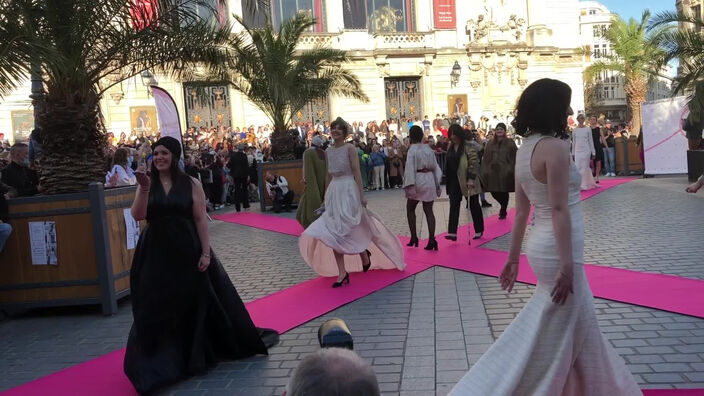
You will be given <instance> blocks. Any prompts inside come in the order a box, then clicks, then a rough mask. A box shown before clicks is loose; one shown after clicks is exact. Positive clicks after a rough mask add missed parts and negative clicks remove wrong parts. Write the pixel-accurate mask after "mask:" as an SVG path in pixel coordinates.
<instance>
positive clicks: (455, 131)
mask: <svg viewBox="0 0 704 396" xmlns="http://www.w3.org/2000/svg"><path fill="white" fill-rule="evenodd" d="M447 136H449V137H450V141H452V143H453V144H455V145H461V144H462V142H464V129H462V127H461V126H459V125H457V124H452V125H450V128H449V129H448V130H447Z"/></svg>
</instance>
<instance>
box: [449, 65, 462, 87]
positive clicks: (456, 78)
mask: <svg viewBox="0 0 704 396" xmlns="http://www.w3.org/2000/svg"><path fill="white" fill-rule="evenodd" d="M460 74H462V67H461V66H460V64H459V63H458V62H457V61H455V64H454V65H452V72H451V73H450V78H451V80H450V86H451V87H456V86H457V84H459V82H460Z"/></svg>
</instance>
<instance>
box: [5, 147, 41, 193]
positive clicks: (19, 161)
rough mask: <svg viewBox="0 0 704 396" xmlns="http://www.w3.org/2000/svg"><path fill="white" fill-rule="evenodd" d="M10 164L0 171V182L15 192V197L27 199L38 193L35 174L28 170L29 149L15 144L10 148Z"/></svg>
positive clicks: (37, 180) (37, 179)
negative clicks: (0, 173)
mask: <svg viewBox="0 0 704 396" xmlns="http://www.w3.org/2000/svg"><path fill="white" fill-rule="evenodd" d="M10 161H11V162H10V164H9V165H7V166H6V167H5V168H3V170H2V176H1V177H0V180H2V182H3V183H5V184H7V185H8V186H10V187H12V188H14V189H15V190H16V191H17V196H20V197H28V196H32V195H36V194H37V192H38V189H37V186H38V185H39V178H38V177H37V172H35V171H34V170H32V169H30V168H29V148H28V147H27V145H26V144H25V143H15V144H13V145H12V147H11V148H10Z"/></svg>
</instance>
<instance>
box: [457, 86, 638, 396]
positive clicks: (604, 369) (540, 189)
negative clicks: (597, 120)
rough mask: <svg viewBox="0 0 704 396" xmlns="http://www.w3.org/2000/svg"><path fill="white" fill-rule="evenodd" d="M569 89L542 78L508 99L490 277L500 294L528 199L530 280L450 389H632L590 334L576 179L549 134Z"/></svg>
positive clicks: (508, 280)
mask: <svg viewBox="0 0 704 396" xmlns="http://www.w3.org/2000/svg"><path fill="white" fill-rule="evenodd" d="M571 94H572V91H571V90H570V88H569V86H567V85H566V84H564V83H562V82H560V81H557V80H550V79H542V80H538V81H536V82H534V83H533V84H531V85H530V86H529V87H528V88H526V90H525V91H524V92H523V94H522V95H521V98H520V99H519V101H518V105H517V112H518V114H517V115H516V119H515V120H514V125H515V127H516V132H517V133H518V134H520V135H523V136H525V139H524V140H523V144H522V146H521V148H520V149H519V150H518V155H517V158H516V218H515V220H514V223H513V231H512V233H511V248H510V251H509V255H508V261H507V263H506V265H505V266H504V268H503V271H502V273H501V276H500V280H501V286H502V288H503V289H505V290H508V291H509V292H510V291H511V290H512V288H513V285H514V282H515V281H516V278H517V276H518V258H519V255H520V250H521V244H522V242H523V235H524V233H525V230H526V222H527V220H528V216H529V213H530V206H531V205H533V208H534V214H535V223H534V227H533V229H532V230H531V232H530V235H529V238H528V241H527V245H526V255H527V256H528V261H529V263H530V266H531V268H532V269H533V272H534V273H535V275H536V277H537V278H538V284H537V288H536V289H535V292H534V294H533V297H532V298H531V299H530V301H528V303H527V304H526V306H525V307H524V308H523V310H521V312H520V313H519V314H518V316H517V317H516V318H515V319H514V320H513V322H511V324H510V325H509V326H508V327H507V328H506V330H505V331H504V332H503V334H502V335H501V337H499V339H498V340H496V342H495V343H494V345H492V346H491V348H489V350H488V351H487V352H486V353H485V354H484V356H482V357H481V359H479V361H478V362H477V363H476V364H475V365H474V366H473V367H472V368H471V370H470V371H469V373H467V374H466V375H465V376H464V377H463V378H462V379H461V380H460V382H459V383H458V384H457V385H456V386H455V388H454V389H453V390H452V392H451V394H453V395H492V396H498V395H594V396H597V395H599V396H601V395H619V396H628V395H641V394H642V393H641V391H640V389H639V388H638V385H637V384H636V382H635V380H634V378H633V376H632V375H631V373H630V372H629V370H628V368H627V367H626V365H625V363H624V362H623V360H622V359H621V357H619V356H618V354H617V353H616V351H615V350H614V349H613V348H612V347H611V345H610V344H609V342H608V340H606V339H605V338H604V337H603V336H602V334H601V332H600V331H599V324H598V321H597V317H596V312H595V309H594V302H593V299H594V296H593V295H592V292H591V290H590V288H589V283H588V282H587V278H586V276H585V273H584V259H583V256H584V219H583V214H582V205H581V201H580V189H579V185H580V177H579V174H578V172H577V168H576V166H575V165H574V163H572V161H570V158H569V151H568V149H567V147H566V146H565V143H564V142H563V141H562V140H560V139H556V138H554V137H553V136H554V135H555V134H554V131H562V130H564V128H565V127H566V122H567V114H570V113H571V109H570V107H569V103H570V99H571ZM566 170H567V171H566Z"/></svg>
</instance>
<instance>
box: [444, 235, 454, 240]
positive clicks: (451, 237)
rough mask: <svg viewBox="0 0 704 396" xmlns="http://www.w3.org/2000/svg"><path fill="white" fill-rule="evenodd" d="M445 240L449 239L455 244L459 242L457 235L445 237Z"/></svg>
mask: <svg viewBox="0 0 704 396" xmlns="http://www.w3.org/2000/svg"><path fill="white" fill-rule="evenodd" d="M445 239H449V240H451V241H453V242H455V241H457V235H445Z"/></svg>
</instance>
